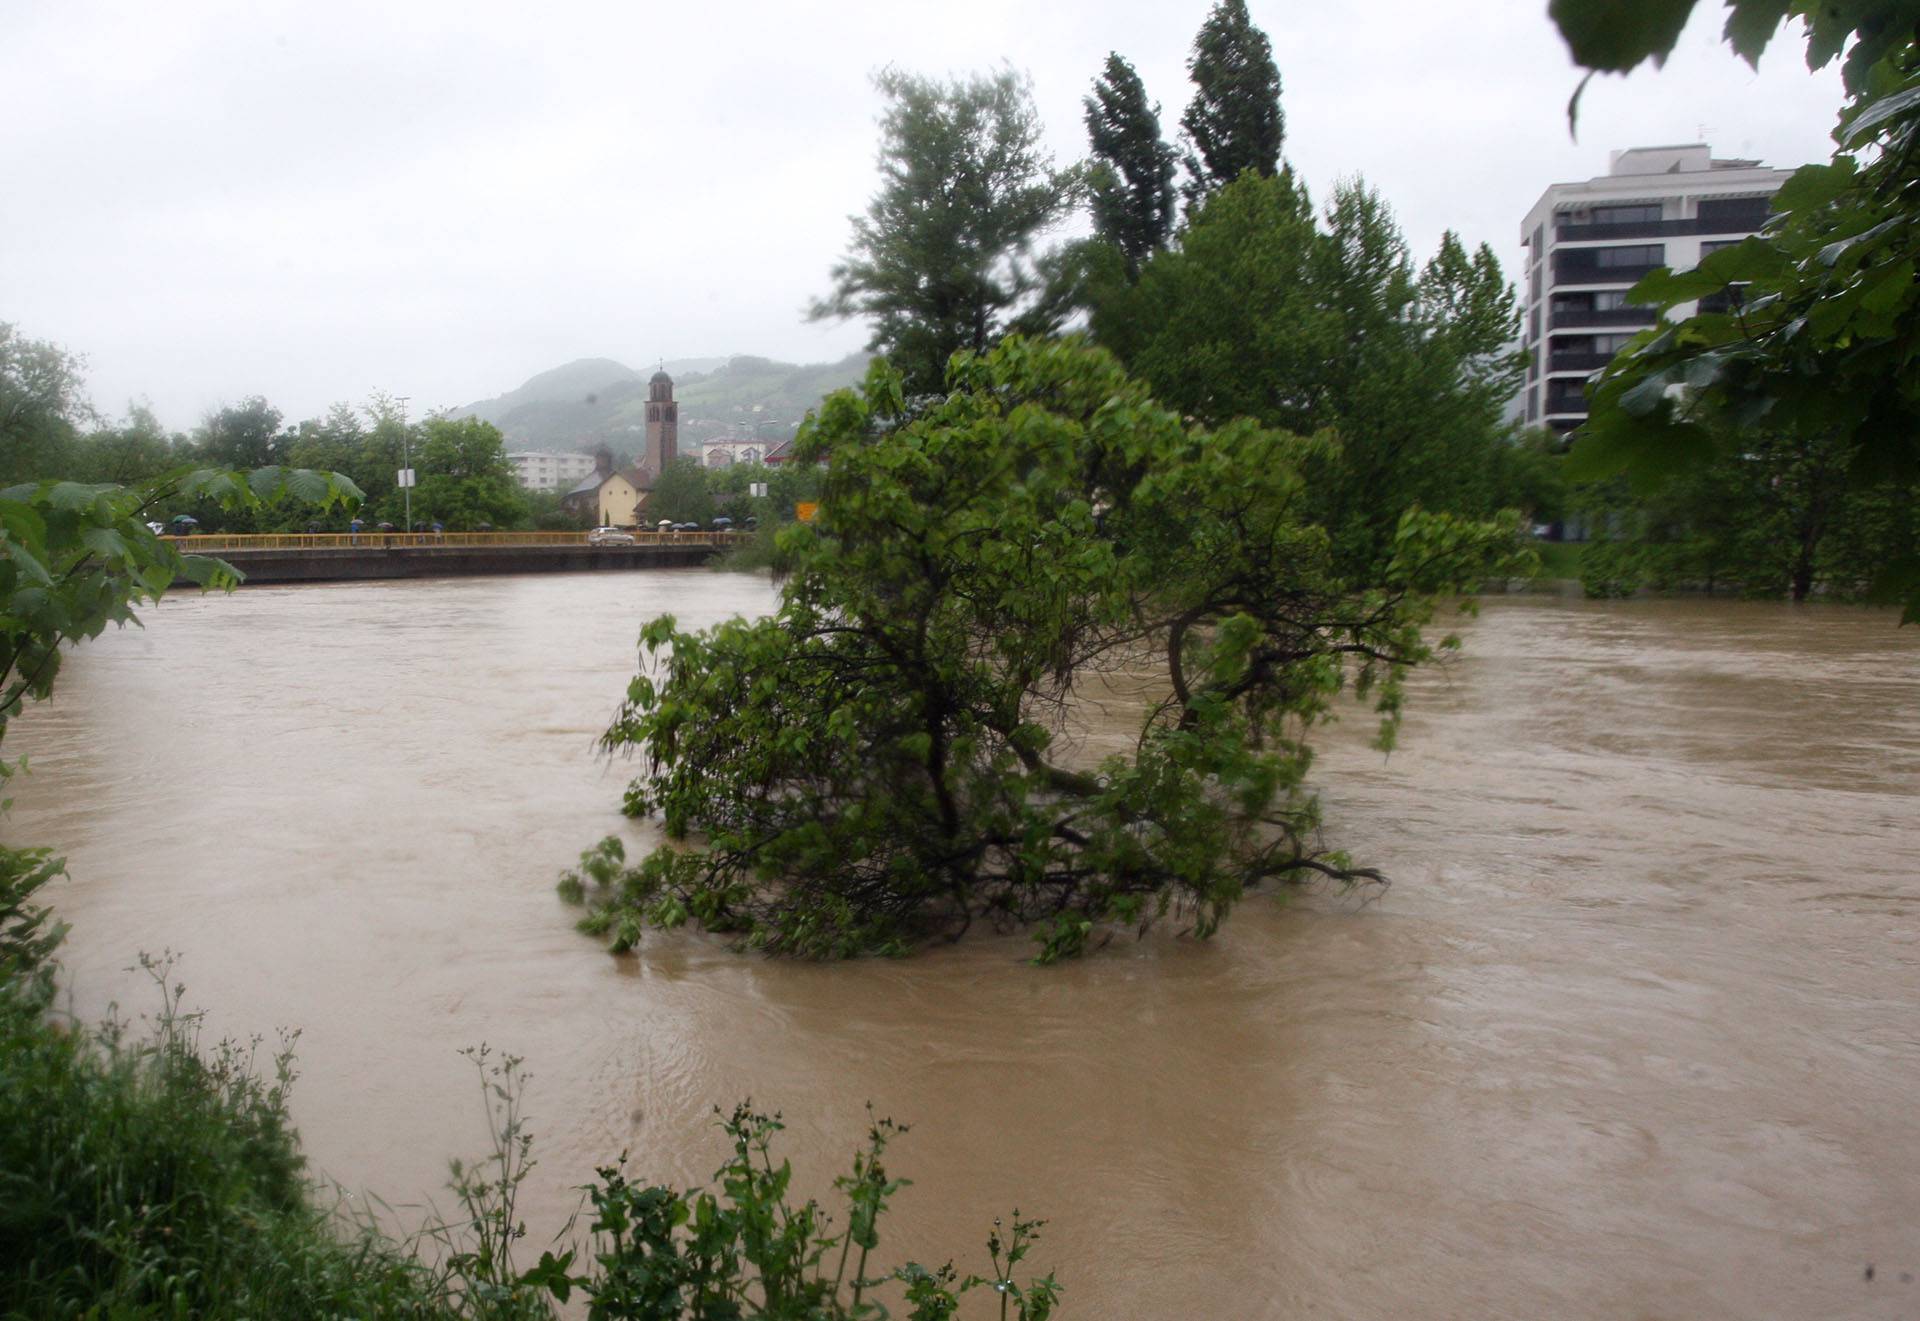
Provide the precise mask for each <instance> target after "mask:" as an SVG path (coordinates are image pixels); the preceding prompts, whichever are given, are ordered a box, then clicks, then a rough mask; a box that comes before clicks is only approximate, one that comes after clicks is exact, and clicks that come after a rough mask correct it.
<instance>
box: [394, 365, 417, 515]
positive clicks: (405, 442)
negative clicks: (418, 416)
mask: <svg viewBox="0 0 1920 1321" xmlns="http://www.w3.org/2000/svg"><path fill="white" fill-rule="evenodd" d="M394 398H395V399H396V400H397V401H398V402H399V404H400V471H401V472H403V473H405V474H406V482H405V484H404V485H402V486H401V488H400V492H401V496H400V498H401V501H402V503H403V504H404V505H405V506H406V511H407V512H406V513H405V514H404V515H403V517H404V518H405V519H406V521H407V526H406V531H407V532H409V533H410V532H412V531H413V429H412V428H411V427H409V426H408V425H407V403H408V401H409V400H411V399H412V398H413V396H412V395H406V394H403V395H396V396H394Z"/></svg>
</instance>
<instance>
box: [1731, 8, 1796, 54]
mask: <svg viewBox="0 0 1920 1321" xmlns="http://www.w3.org/2000/svg"><path fill="white" fill-rule="evenodd" d="M1791 2H1792V0H1730V3H1729V4H1728V6H1727V26H1726V28H1725V34H1726V38H1727V44H1728V45H1730V46H1732V47H1733V48H1734V50H1736V51H1737V52H1739V54H1740V57H1741V58H1742V59H1744V60H1745V61H1746V62H1747V63H1748V64H1750V65H1752V66H1753V67H1754V68H1756V69H1758V68H1759V67H1760V56H1761V54H1762V53H1764V52H1765V50H1766V49H1767V43H1768V42H1770V41H1772V40H1773V34H1774V33H1775V32H1776V31H1778V30H1779V27H1780V25H1781V24H1782V23H1784V22H1786V19H1787V9H1788V7H1789V5H1790V4H1791Z"/></svg>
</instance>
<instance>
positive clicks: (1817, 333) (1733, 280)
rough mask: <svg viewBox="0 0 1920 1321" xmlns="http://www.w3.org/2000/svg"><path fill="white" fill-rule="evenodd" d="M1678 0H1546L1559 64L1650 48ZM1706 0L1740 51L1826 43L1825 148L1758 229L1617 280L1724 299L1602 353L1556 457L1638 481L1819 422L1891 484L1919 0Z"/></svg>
mask: <svg viewBox="0 0 1920 1321" xmlns="http://www.w3.org/2000/svg"><path fill="white" fill-rule="evenodd" d="M1693 7H1694V0H1645V2H1644V3H1640V4H1636V5H1632V6H1621V5H1617V4H1610V3H1606V2H1605V0H1553V3H1552V4H1551V5H1550V7H1549V8H1550V12H1551V13H1552V15H1553V18H1554V21H1555V22H1556V23H1557V24H1558V25H1559V27H1560V31H1561V33H1562V35H1563V36H1565V38H1566V40H1567V44H1568V46H1569V47H1570V48H1571V50H1572V52H1573V55H1574V58H1575V59H1576V60H1577V61H1579V62H1580V63H1581V64H1582V65H1584V66H1585V67H1586V68H1588V69H1589V70H1593V71H1603V70H1611V71H1619V72H1624V71H1626V70H1628V69H1631V68H1633V67H1635V66H1636V65H1638V64H1639V63H1641V62H1642V61H1643V60H1647V59H1652V60H1654V61H1655V62H1660V61H1663V60H1664V59H1665V57H1666V55H1667V54H1668V52H1670V51H1671V50H1672V48H1673V44H1674V42H1675V41H1676V40H1677V39H1678V37H1679V33H1680V31H1681V29H1682V28H1683V27H1684V26H1685V24H1686V20H1687V17H1688V15H1689V14H1690V13H1691V12H1692V10H1693ZM1726 9H1727V20H1726V28H1725V34H1726V39H1727V41H1728V43H1729V44H1730V45H1731V46H1732V47H1733V48H1734V50H1735V51H1737V52H1738V53H1739V55H1740V56H1741V57H1742V58H1744V59H1746V60H1747V61H1748V62H1749V63H1757V62H1758V60H1759V58H1760V55H1761V53H1762V51H1764V50H1765V49H1766V47H1767V45H1768V44H1769V42H1770V41H1771V40H1772V38H1773V36H1774V34H1775V32H1776V31H1777V30H1778V29H1779V27H1780V26H1781V25H1782V24H1783V23H1785V22H1786V21H1787V20H1788V19H1789V18H1792V19H1798V20H1800V21H1801V22H1802V23H1803V24H1804V27H1805V31H1806V37H1807V52H1806V54H1807V64H1808V67H1809V68H1816V69H1817V68H1820V67H1823V66H1824V65H1826V64H1829V63H1831V62H1833V61H1834V60H1836V59H1840V58H1841V57H1842V56H1843V55H1844V57H1845V59H1844V62H1843V73H1844V78H1845V85H1846V91H1847V103H1846V105H1845V106H1844V107H1843V108H1842V110H1841V112H1840V119H1839V123H1838V125H1837V126H1836V128H1835V130H1834V134H1833V136H1834V141H1835V145H1836V150H1835V152H1834V155H1833V158H1832V160H1831V161H1830V162H1829V163H1828V164H1825V165H1809V166H1804V167H1802V168H1801V169H1800V170H1798V171H1796V172H1795V174H1794V176H1793V178H1792V179H1791V180H1789V181H1788V183H1787V184H1786V186H1785V187H1783V188H1782V189H1781V190H1780V192H1779V194H1778V195H1777V196H1776V197H1775V198H1774V209H1775V211H1776V213H1777V214H1776V215H1775V217H1774V219H1773V220H1772V222H1771V223H1770V224H1769V225H1768V226H1767V228H1766V229H1765V230H1764V231H1763V232H1762V233H1761V234H1760V235H1758V236H1756V237H1754V238H1751V239H1748V240H1746V241H1745V242H1743V243H1741V244H1739V245H1737V246H1735V247H1732V248H1727V249H1723V250H1722V251H1719V252H1716V253H1713V254H1711V255H1710V256H1708V257H1707V258H1705V259H1704V260H1703V261H1702V262H1701V263H1700V266H1699V268H1698V269H1697V270H1694V271H1690V272H1686V273H1683V274H1678V275H1675V274H1671V273H1668V272H1655V273H1654V274H1653V275H1651V276H1649V277H1648V278H1647V279H1646V280H1645V281H1643V282H1642V283H1641V284H1640V285H1639V286H1637V287H1636V288H1635V290H1634V291H1633V294H1632V297H1633V298H1634V300H1635V301H1636V302H1643V303H1649V304H1653V305H1656V306H1659V307H1661V308H1662V309H1664V310H1666V311H1669V312H1670V311H1671V310H1672V309H1673V308H1674V307H1676V306H1678V305H1681V304H1684V303H1688V302H1690V301H1692V300H1694V299H1697V298H1700V297H1702V296H1703V295H1706V294H1711V293H1725V294H1728V295H1729V298H1730V301H1733V302H1734V306H1732V307H1731V308H1730V309H1729V310H1726V311H1704V312H1696V313H1695V314H1694V315H1692V316H1689V317H1686V318H1684V319H1681V320H1678V321H1675V320H1670V319H1665V318H1663V320H1662V322H1661V324H1659V325H1658V326H1656V327H1654V328H1653V329H1652V330H1650V331H1648V332H1646V333H1644V334H1642V335H1641V336H1639V337H1637V338H1636V339H1635V341H1634V342H1633V343H1632V344H1629V345H1628V347H1627V348H1626V349H1625V350H1624V351H1622V352H1621V353H1620V354H1619V355H1617V356H1616V357H1615V358H1614V360H1613V362H1612V364H1610V365H1609V367H1608V368H1607V370H1606V372H1605V373H1604V375H1603V376H1602V377H1601V378H1600V380H1599V381H1598V382H1597V383H1596V384H1595V385H1594V386H1592V387H1590V394H1591V411H1590V416H1589V420H1588V423H1587V425H1586V427H1585V428H1584V431H1585V435H1584V437H1583V438H1582V439H1581V441H1580V442H1579V444H1578V446H1577V447H1576V450H1575V460H1576V464H1577V466H1578V467H1579V469H1580V470H1581V471H1583V472H1585V473H1587V474H1590V475H1599V474H1604V473H1612V472H1621V471H1624V472H1627V473H1629V474H1630V475H1631V476H1633V477H1634V479H1635V480H1636V481H1638V482H1639V483H1641V484H1642V485H1643V486H1644V485H1646V484H1648V483H1652V482H1657V481H1659V480H1661V479H1662V478H1664V477H1667V476H1670V475H1671V474H1673V473H1674V472H1676V471H1679V470H1680V469H1683V468H1685V467H1687V466H1690V465H1700V464H1706V463H1710V462H1712V461H1713V459H1714V457H1715V456H1716V455H1725V454H1726V453H1727V452H1728V450H1727V449H1726V444H1727V443H1728V442H1729V438H1733V437H1743V436H1744V435H1745V434H1746V433H1747V432H1748V431H1750V430H1751V429H1753V428H1755V427H1762V426H1764V427H1766V428H1768V429H1770V430H1775V431H1790V432H1797V433H1800V434H1801V435H1802V436H1803V437H1822V436H1830V437H1833V438H1834V439H1835V440H1836V442H1837V443H1839V444H1840V445H1841V446H1842V447H1843V449H1844V450H1845V451H1846V452H1847V454H1848V455H1849V458H1848V464H1849V477H1850V479H1851V480H1852V482H1853V483H1854V485H1855V486H1856V487H1859V488H1863V489H1864V488H1872V487H1875V486H1885V487H1888V488H1889V489H1892V488H1898V487H1901V486H1905V485H1910V484H1911V483H1912V482H1913V481H1914V480H1915V479H1916V477H1920V357H1916V350H1915V348H1914V346H1915V344H1916V343H1920V281H1916V270H1920V6H1916V4H1915V3H1914V0H1841V2H1840V3H1826V2H1824V0H1818V2H1817V0H1728V3H1727V5H1726ZM1589 76H1591V75H1589ZM1583 86H1584V84H1583ZM1577 102H1578V93H1576V95H1575V104H1576V105H1577ZM1572 110H1573V107H1570V108H1569V113H1570V114H1571V113H1572ZM1733 443H1744V442H1733ZM1801 443H1815V442H1814V441H1811V440H1806V441H1803V442H1801ZM1887 558H1888V561H1889V563H1888V570H1887V575H1886V583H1885V586H1886V588H1887V590H1888V591H1889V593H1890V594H1900V593H1904V595H1905V596H1906V600H1907V614H1906V619H1907V620H1916V619H1920V561H1914V560H1908V559H1901V558H1900V557H1897V556H1894V555H1891V554H1890V555H1889V556H1888V557H1887Z"/></svg>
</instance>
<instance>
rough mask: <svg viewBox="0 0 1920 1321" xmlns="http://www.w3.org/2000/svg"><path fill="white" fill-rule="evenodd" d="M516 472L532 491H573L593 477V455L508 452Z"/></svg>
mask: <svg viewBox="0 0 1920 1321" xmlns="http://www.w3.org/2000/svg"><path fill="white" fill-rule="evenodd" d="M507 462H508V463H511V464H512V465H513V475H514V476H515V477H516V478H517V479H518V480H519V482H520V485H522V486H524V487H526V488H527V490H529V491H571V490H572V489H573V488H574V487H575V486H577V485H579V484H580V483H581V482H583V481H585V480H586V479H587V478H589V477H591V476H593V455H591V454H546V453H543V452H541V451H539V450H521V451H520V452H519V453H516V454H509V455H507Z"/></svg>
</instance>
